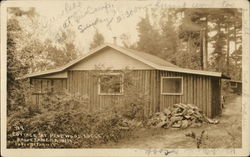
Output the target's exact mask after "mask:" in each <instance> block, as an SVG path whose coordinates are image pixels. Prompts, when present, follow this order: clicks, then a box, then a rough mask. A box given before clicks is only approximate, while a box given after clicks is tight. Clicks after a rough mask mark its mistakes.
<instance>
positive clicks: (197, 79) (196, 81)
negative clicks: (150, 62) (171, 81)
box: [160, 71, 218, 116]
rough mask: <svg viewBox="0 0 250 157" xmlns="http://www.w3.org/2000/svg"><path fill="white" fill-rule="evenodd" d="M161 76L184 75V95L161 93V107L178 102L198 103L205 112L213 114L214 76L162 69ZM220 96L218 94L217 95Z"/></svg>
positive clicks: (209, 114)
mask: <svg viewBox="0 0 250 157" xmlns="http://www.w3.org/2000/svg"><path fill="white" fill-rule="evenodd" d="M160 77H183V94H182V95H160V109H161V110H163V109H164V108H166V107H169V106H170V107H173V106H172V105H173V104H176V103H188V104H195V105H197V106H198V107H199V108H200V109H201V110H202V111H203V112H204V113H205V114H207V115H208V116H212V115H213V114H212V109H211V107H212V105H211V104H212V93H213V92H212V81H211V80H212V78H211V77H207V76H201V75H191V74H183V73H175V72H167V71H161V72H160ZM217 96H218V95H217Z"/></svg>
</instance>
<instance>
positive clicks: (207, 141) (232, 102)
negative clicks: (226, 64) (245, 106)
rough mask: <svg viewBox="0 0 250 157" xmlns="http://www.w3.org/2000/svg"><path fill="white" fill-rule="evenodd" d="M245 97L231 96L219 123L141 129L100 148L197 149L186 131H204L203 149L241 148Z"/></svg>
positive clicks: (198, 133)
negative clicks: (197, 126)
mask: <svg viewBox="0 0 250 157" xmlns="http://www.w3.org/2000/svg"><path fill="white" fill-rule="evenodd" d="M241 104H242V103H241V96H232V97H230V98H228V100H227V101H226V104H225V109H224V110H223V113H222V115H221V116H220V117H218V119H219V121H220V123H219V124H216V125H214V124H206V123H204V124H203V125H202V126H201V127H199V128H187V129H176V128H169V129H163V128H155V129H145V128H142V129H137V130H135V131H133V132H132V134H131V136H130V137H129V138H125V139H122V140H120V141H119V142H117V143H114V142H112V143H108V144H105V145H99V146H97V148H197V141H196V140H195V139H193V138H190V137H187V136H186V135H185V134H187V133H190V132H194V133H195V134H196V135H200V134H201V132H202V131H203V130H204V131H205V133H204V135H205V138H203V139H202V141H201V144H200V148H241V147H242V126H241V117H242V116H241Z"/></svg>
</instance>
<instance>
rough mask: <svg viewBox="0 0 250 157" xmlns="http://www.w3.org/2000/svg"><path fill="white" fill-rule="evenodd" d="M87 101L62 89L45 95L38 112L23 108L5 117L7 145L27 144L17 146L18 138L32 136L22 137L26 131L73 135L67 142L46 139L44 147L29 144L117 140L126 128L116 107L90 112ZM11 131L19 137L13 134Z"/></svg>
mask: <svg viewBox="0 0 250 157" xmlns="http://www.w3.org/2000/svg"><path fill="white" fill-rule="evenodd" d="M88 104H89V100H88V98H87V97H86V96H80V95H79V94H70V93H68V92H65V93H64V94H63V93H60V94H55V95H50V96H48V95H44V101H43V102H42V105H41V107H39V109H38V110H37V109H36V110H37V112H35V113H34V112H33V109H32V108H24V110H23V111H22V112H19V113H16V114H13V115H11V116H10V117H9V118H8V131H7V134H8V136H7V137H8V139H7V141H8V148H20V147H21V148H27V147H30V146H18V145H17V143H18V139H20V138H23V139H25V140H27V139H29V140H30V139H32V140H34V139H35V138H34V137H27V138H26V137H24V136H23V135H22V134H25V133H26V134H27V133H28V134H35V135H39V134H45V135H48V136H51V135H53V134H55V135H58V134H59V135H60V134H66V135H72V136H75V138H73V139H70V140H71V142H70V143H69V142H56V143H55V142H53V141H48V142H47V143H46V144H47V145H46V146H44V145H43V146H31V147H35V148H51V147H52V148H81V147H84V148H90V147H93V145H96V144H101V143H106V142H108V141H115V142H117V141H118V140H119V139H120V138H122V137H123V135H124V133H126V132H127V131H128V130H129V128H126V127H124V123H123V119H124V117H122V116H120V115H118V112H116V111H115V108H103V109H101V110H98V111H93V112H89V111H88V109H87V107H86V106H88ZM17 126H22V127H21V128H23V129H21V130H17V129H16V127H17ZM13 132H16V133H19V134H20V135H21V136H20V135H18V136H13ZM36 138H37V137H36ZM39 138H41V137H39ZM51 139H52V138H51Z"/></svg>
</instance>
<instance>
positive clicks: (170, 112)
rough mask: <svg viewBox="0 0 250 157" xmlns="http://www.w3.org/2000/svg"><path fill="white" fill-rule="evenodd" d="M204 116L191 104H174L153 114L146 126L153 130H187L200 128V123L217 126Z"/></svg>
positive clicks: (214, 121)
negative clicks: (188, 128)
mask: <svg viewBox="0 0 250 157" xmlns="http://www.w3.org/2000/svg"><path fill="white" fill-rule="evenodd" d="M218 122H219V121H218V120H212V119H210V118H208V117H207V116H205V115H204V114H203V113H202V112H201V111H200V110H199V108H198V107H197V106H195V105H192V104H183V103H180V104H174V105H173V108H172V109H170V108H166V109H164V111H163V112H157V113H155V114H154V115H153V116H152V117H151V118H150V119H149V120H148V123H147V125H148V126H150V127H154V128H160V127H161V128H170V127H172V128H187V127H200V126H201V125H202V123H209V124H217V123H218Z"/></svg>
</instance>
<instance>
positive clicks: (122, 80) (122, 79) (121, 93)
mask: <svg viewBox="0 0 250 157" xmlns="http://www.w3.org/2000/svg"><path fill="white" fill-rule="evenodd" d="M102 75H106V76H109V75H111V76H114V75H120V76H121V85H120V88H121V89H120V92H119V93H101V84H100V82H101V77H99V78H98V95H102V96H105V95H123V92H124V90H123V83H122V82H124V75H123V74H122V73H100V76H102Z"/></svg>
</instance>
